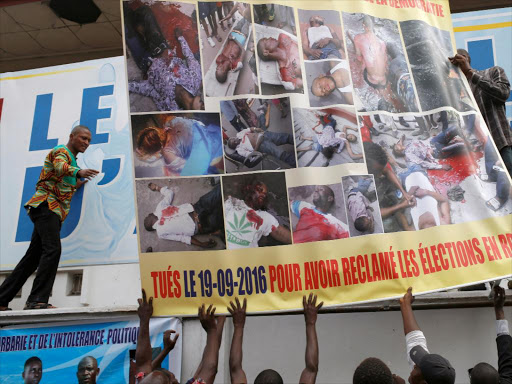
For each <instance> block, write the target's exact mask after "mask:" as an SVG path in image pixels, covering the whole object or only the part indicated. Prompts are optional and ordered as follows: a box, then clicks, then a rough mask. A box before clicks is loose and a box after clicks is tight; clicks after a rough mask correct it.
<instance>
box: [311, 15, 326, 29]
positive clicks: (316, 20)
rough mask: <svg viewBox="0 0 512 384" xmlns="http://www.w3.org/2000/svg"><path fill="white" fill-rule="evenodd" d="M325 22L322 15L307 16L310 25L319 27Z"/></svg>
mask: <svg viewBox="0 0 512 384" xmlns="http://www.w3.org/2000/svg"><path fill="white" fill-rule="evenodd" d="M324 24H325V20H324V18H323V17H322V16H311V17H310V18H309V25H310V26H311V27H321V26H322V25H324Z"/></svg>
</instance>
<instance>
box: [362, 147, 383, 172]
mask: <svg viewBox="0 0 512 384" xmlns="http://www.w3.org/2000/svg"><path fill="white" fill-rule="evenodd" d="M363 147H364V155H365V157H366V165H367V167H368V172H369V173H371V174H373V175H380V174H381V173H382V171H384V168H385V167H386V164H387V163H388V156H387V154H386V151H384V149H383V148H382V147H381V146H380V145H378V144H375V143H373V142H371V141H365V142H364V143H363Z"/></svg>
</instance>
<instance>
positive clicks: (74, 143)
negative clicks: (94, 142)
mask: <svg viewBox="0 0 512 384" xmlns="http://www.w3.org/2000/svg"><path fill="white" fill-rule="evenodd" d="M91 138H92V137H91V131H90V130H89V128H87V127H86V126H85V125H77V126H76V127H74V128H73V129H72V130H71V133H70V134H69V140H68V143H67V145H66V146H67V147H68V149H69V150H70V151H71V152H72V153H74V154H75V155H76V154H78V153H83V152H85V151H86V149H87V148H89V144H90V143H91Z"/></svg>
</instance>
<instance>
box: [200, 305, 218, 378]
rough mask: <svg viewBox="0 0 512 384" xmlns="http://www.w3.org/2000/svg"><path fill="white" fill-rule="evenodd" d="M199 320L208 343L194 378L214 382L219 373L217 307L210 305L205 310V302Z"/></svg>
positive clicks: (201, 307)
mask: <svg viewBox="0 0 512 384" xmlns="http://www.w3.org/2000/svg"><path fill="white" fill-rule="evenodd" d="M198 316H199V321H200V322H201V325H202V326H203V329H204V330H205V331H206V345H205V347H204V351H203V357H202V359H201V362H200V363H199V367H198V369H197V371H196V373H195V374H194V379H195V380H197V379H199V378H200V379H202V380H204V382H205V383H206V384H213V382H214V381H215V376H216V375H217V365H218V363H219V347H220V344H219V338H218V336H217V322H216V320H215V307H213V306H212V305H210V306H209V307H208V309H207V310H205V306H204V304H203V305H201V306H200V307H199V310H198Z"/></svg>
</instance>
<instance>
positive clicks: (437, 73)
mask: <svg viewBox="0 0 512 384" xmlns="http://www.w3.org/2000/svg"><path fill="white" fill-rule="evenodd" d="M400 28H401V29H402V35H403V37H404V43H405V49H406V50H407V56H408V58H409V62H410V64H411V70H412V75H413V76H414V84H415V85H416V90H417V92H418V97H419V100H420V104H421V108H422V109H423V111H429V110H432V109H436V108H440V107H453V108H455V109H456V110H457V111H460V112H464V111H470V110H473V109H474V108H473V107H472V105H473V103H472V101H471V99H470V97H469V90H468V89H466V87H465V86H464V83H463V82H462V79H461V76H463V75H462V73H461V71H460V70H459V69H458V68H457V67H456V66H454V65H453V64H451V63H450V61H449V60H448V57H452V56H453V55H454V50H453V47H452V44H451V38H450V33H449V32H448V31H443V30H440V29H438V28H435V27H432V26H430V25H428V24H427V23H425V22H423V21H420V20H410V21H402V22H400Z"/></svg>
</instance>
